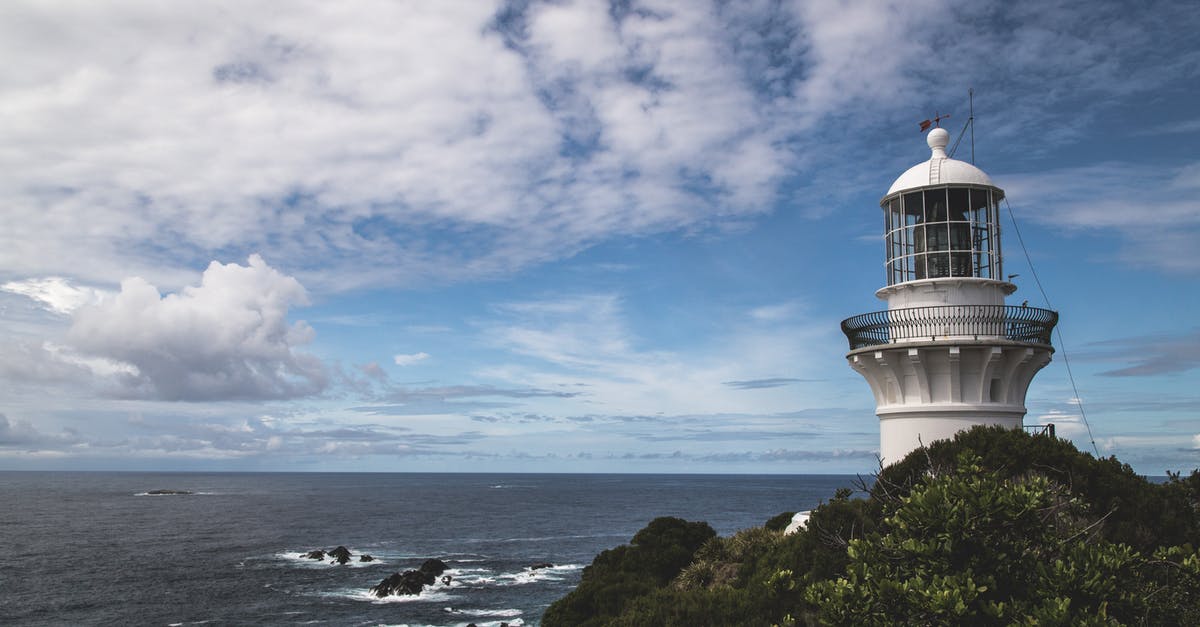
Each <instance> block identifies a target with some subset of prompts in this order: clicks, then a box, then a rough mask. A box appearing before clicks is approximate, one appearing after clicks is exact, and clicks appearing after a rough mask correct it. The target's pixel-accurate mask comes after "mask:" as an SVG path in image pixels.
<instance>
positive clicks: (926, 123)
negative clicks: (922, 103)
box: [921, 112, 950, 133]
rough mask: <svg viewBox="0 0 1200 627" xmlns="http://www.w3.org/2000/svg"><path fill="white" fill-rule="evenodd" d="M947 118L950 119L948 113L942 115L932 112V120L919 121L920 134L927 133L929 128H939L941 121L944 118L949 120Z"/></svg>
mask: <svg viewBox="0 0 1200 627" xmlns="http://www.w3.org/2000/svg"><path fill="white" fill-rule="evenodd" d="M949 117H950V114H949V113H947V114H945V115H942V114H939V113H937V112H934V115H933V119H932V120H921V132H922V133H924V132H925V131H928V130H929V127H931V126H939V127H940V126H941V121H942V120H944V119H946V118H949Z"/></svg>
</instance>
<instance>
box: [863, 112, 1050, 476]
mask: <svg viewBox="0 0 1200 627" xmlns="http://www.w3.org/2000/svg"><path fill="white" fill-rule="evenodd" d="M949 139H950V134H949V133H947V132H946V131H945V129H942V128H935V129H933V130H932V131H930V133H929V137H928V143H929V148H930V149H931V150H932V152H933V154H932V156H931V157H930V158H929V160H928V161H925V162H924V163H919V164H917V165H915V166H913V167H911V168H909V169H908V171H907V172H905V173H904V174H902V175H901V176H900V178H898V179H896V182H895V183H892V187H891V189H889V190H888V192H887V194H886V195H885V196H884V197H883V200H882V201H881V202H880V206H881V207H882V208H883V214H884V246H885V251H886V259H887V262H886V272H887V286H886V287H884V288H882V289H880V290H879V291H877V292H875V296H876V297H878V298H879V299H880V300H885V301H887V309H886V310H884V311H876V312H873V313H867V314H862V315H859V316H854V317H853V318H848V319H846V320H844V321H843V322H842V331H843V332H845V334H846V337H847V339H849V340H850V352H849V353H847V354H846V359H847V360H848V361H849V362H850V366H851V367H852V368H854V369H855V370H857V371H858V372H859V373H860V374H862V375H863V377H865V378H866V379H867V383H869V384H870V385H871V392H873V393H874V394H875V407H876V409H875V413H876V414H878V416H879V448H880V456H881V457H882V462H883V464H885V465H887V464H893V463H895V462H898V461H900V460H901V459H903V458H904V456H905V455H907V454H908V453H909V452H910V451H912V450H914V449H916V448H919V447H920V446H921V445H922V444H929V443H930V442H933V441H934V440H939V439H943V438H950V437H953V436H954V434H955V433H957V432H959V431H962V430H965V429H969V428H971V427H973V426H975V425H1001V426H1004V427H1009V428H1012V429H1019V428H1021V421H1022V418H1023V417H1024V416H1025V411H1026V410H1025V391H1026V390H1027V389H1028V388H1029V383H1030V381H1032V380H1033V376H1034V375H1035V374H1037V371H1038V370H1041V369H1042V367H1043V366H1045V365H1046V364H1047V363H1049V362H1050V355H1051V354H1052V353H1053V352H1054V348H1053V347H1052V346H1051V345H1050V333H1051V331H1052V330H1053V329H1054V325H1055V324H1056V323H1057V322H1058V314H1057V313H1056V312H1053V311H1050V310H1046V309H1038V308H1035V307H1027V306H1025V305H1024V304H1022V305H1021V306H1008V305H1006V304H1005V302H1004V298H1005V297H1006V296H1008V295H1010V294H1012V293H1013V292H1014V291H1016V289H1017V288H1016V286H1015V285H1013V284H1012V283H1010V282H1008V281H1007V280H1006V278H1005V276H1004V271H1003V268H1002V267H1001V255H1000V250H1001V248H1000V219H999V205H1000V201H1001V199H1002V198H1004V190H1002V189H1000V188H999V187H996V185H995V184H993V183H992V179H991V178H989V177H988V175H987V174H985V173H984V172H983V171H982V170H980V169H979V168H977V167H975V166H974V165H971V164H970V163H965V162H963V161H956V160H954V159H950V158H948V157H947V156H946V144H947V142H948V141H949Z"/></svg>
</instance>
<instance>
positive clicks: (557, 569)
mask: <svg viewBox="0 0 1200 627" xmlns="http://www.w3.org/2000/svg"><path fill="white" fill-rule="evenodd" d="M582 568H583V565H582V564H562V565H559V566H549V567H546V568H538V569H536V570H535V569H530V568H523V569H521V570H518V571H515V572H507V573H504V572H501V573H497V572H495V571H492V570H488V569H486V568H461V569H453V570H447V571H446V574H448V575H451V576H453V577H454V580H453V581H452V582H451V584H450V585H451V586H453V585H456V584H467V585H497V586H521V585H526V584H531V583H537V582H539V581H562V579H563V578H564V577H565V576H566V575H567V573H570V572H573V571H577V570H581V569H582Z"/></svg>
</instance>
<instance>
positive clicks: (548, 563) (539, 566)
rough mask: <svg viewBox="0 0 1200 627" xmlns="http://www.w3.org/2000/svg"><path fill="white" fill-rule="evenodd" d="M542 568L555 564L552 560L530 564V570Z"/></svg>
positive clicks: (551, 566) (552, 566)
mask: <svg viewBox="0 0 1200 627" xmlns="http://www.w3.org/2000/svg"><path fill="white" fill-rule="evenodd" d="M541 568H554V564H551V563H550V562H538V563H536V564H530V565H529V570H538V569H541Z"/></svg>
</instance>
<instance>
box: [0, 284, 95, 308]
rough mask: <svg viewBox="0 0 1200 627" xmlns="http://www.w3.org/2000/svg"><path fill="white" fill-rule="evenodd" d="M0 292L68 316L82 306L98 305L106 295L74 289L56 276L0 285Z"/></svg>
mask: <svg viewBox="0 0 1200 627" xmlns="http://www.w3.org/2000/svg"><path fill="white" fill-rule="evenodd" d="M0 290H4V291H6V292H12V293H13V294H20V295H22V296H28V297H29V298H31V299H33V300H35V301H37V302H38V303H41V305H42V306H43V307H44V308H45V309H46V310H47V311H53V312H54V313H59V314H70V313H71V312H73V311H75V310H76V309H79V308H80V307H82V306H84V305H88V304H91V303H98V302H100V301H102V300H103V299H104V297H105V296H106V295H107V294H106V293H105V292H103V291H100V290H97V289H94V288H90V287H76V286H74V285H71V283H70V282H69V281H68V280H67V279H65V278H63V277H56V276H55V277H45V278H41V279H26V280H24V281H9V282H7V283H5V284H3V285H0Z"/></svg>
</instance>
